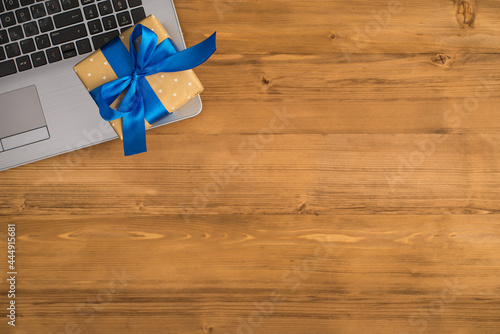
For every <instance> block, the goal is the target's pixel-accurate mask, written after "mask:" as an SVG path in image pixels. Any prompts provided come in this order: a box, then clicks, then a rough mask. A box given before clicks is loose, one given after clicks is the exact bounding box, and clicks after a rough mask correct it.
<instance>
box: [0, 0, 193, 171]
mask: <svg viewBox="0 0 500 334" xmlns="http://www.w3.org/2000/svg"><path fill="white" fill-rule="evenodd" d="M151 14H154V15H155V16H156V18H157V19H158V20H159V21H160V22H161V23H162V24H163V26H164V27H165V29H166V30H167V31H168V33H169V34H170V36H171V38H172V40H173V41H174V43H175V44H176V46H177V48H178V49H179V50H183V49H185V48H186V45H185V44H184V39H183V37H182V32H181V27H180V25H179V21H178V18H177V14H176V12H175V7H174V4H173V1H172V0H42V1H41V0H0V171H2V170H6V169H9V168H13V167H16V166H21V165H24V164H27V163H30V162H34V161H38V160H42V159H45V158H49V157H53V156H56V155H59V154H63V153H66V152H70V151H74V150H78V149H81V148H84V147H88V146H92V145H95V144H99V143H102V142H105V141H108V140H112V139H116V138H118V136H117V135H116V133H115V131H114V130H113V128H112V127H111V126H110V125H109V123H108V122H106V121H104V120H103V119H102V118H101V117H100V115H99V111H98V108H97V106H96V104H95V102H94V100H93V99H92V98H91V96H90V95H89V93H88V92H87V89H86V88H85V87H84V86H83V84H82V83H81V81H80V79H79V78H78V77H77V75H76V74H75V72H74V70H73V66H74V65H75V64H77V63H79V62H80V61H81V60H83V59H84V58H86V57H87V56H88V55H89V54H90V53H91V52H94V51H95V50H96V49H98V48H99V47H101V46H102V45H103V44H105V43H106V42H107V41H109V40H111V39H112V38H114V37H115V36H117V35H118V34H119V33H121V32H122V31H124V30H126V29H128V28H130V27H132V26H133V25H134V24H135V23H137V22H139V21H140V20H142V19H143V18H145V17H146V16H149V15H151ZM201 108H202V104H201V99H200V97H199V96H197V97H196V98H193V99H191V100H189V101H188V102H187V103H186V104H185V105H184V106H182V108H179V110H177V111H176V112H174V113H172V114H170V115H167V116H166V117H165V118H163V119H162V120H160V121H159V122H157V123H156V124H155V125H154V126H152V127H151V128H154V127H158V126H162V125H165V124H169V123H172V122H176V121H180V120H183V119H186V118H189V117H193V116H196V115H197V114H199V113H200V111H201Z"/></svg>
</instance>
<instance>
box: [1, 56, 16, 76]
mask: <svg viewBox="0 0 500 334" xmlns="http://www.w3.org/2000/svg"><path fill="white" fill-rule="evenodd" d="M14 73H17V68H16V63H15V62H14V61H13V60H7V61H4V62H0V77H4V76H6V75H10V74H14Z"/></svg>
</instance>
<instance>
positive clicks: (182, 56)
mask: <svg viewBox="0 0 500 334" xmlns="http://www.w3.org/2000/svg"><path fill="white" fill-rule="evenodd" d="M139 37H141V41H140V43H141V44H140V46H139V50H137V52H136V51H135V48H134V41H136V40H137V38H139ZM215 50H216V45H215V33H213V34H212V36H210V37H209V38H207V39H206V40H204V41H203V42H201V43H199V44H197V45H195V46H192V47H190V48H188V49H185V50H183V51H180V52H177V49H176V48H175V45H174V44H173V42H172V40H171V39H170V38H167V39H165V40H164V41H163V42H161V43H160V44H158V36H156V34H155V33H154V32H153V31H152V30H150V29H148V28H147V27H145V26H143V25H141V24H138V25H136V26H135V28H134V30H133V32H132V35H130V40H129V51H128V50H127V48H126V47H125V45H123V43H122V41H121V40H120V38H118V37H116V38H114V39H113V40H111V41H110V42H109V43H107V44H106V45H104V46H103V47H101V51H102V53H103V54H104V56H105V57H106V60H107V61H108V63H109V64H110V65H111V67H112V68H113V70H114V72H115V73H116V76H117V77H118V79H116V80H114V81H111V82H108V83H106V84H104V85H102V86H99V87H97V88H95V89H93V90H92V91H90V95H91V96H92V97H93V99H94V100H95V101H96V103H97V105H98V106H99V113H100V114H101V117H102V118H103V119H105V120H106V121H112V120H115V119H117V118H120V117H121V118H123V147H124V150H125V155H127V156H128V155H133V154H137V153H142V152H146V151H147V147H146V128H145V124H144V119H146V120H147V121H148V123H149V124H153V123H155V122H157V121H159V120H160V119H162V118H163V117H164V116H166V115H167V114H169V112H168V110H167V109H166V108H165V107H164V106H163V104H162V103H161V101H160V99H159V98H158V96H157V95H156V94H155V92H154V90H153V89H152V88H151V86H150V85H149V83H148V81H147V80H146V78H145V77H146V76H149V75H152V74H156V73H159V72H178V71H186V70H189V69H192V68H194V67H196V66H198V65H200V64H202V63H204V62H205V61H206V60H207V59H208V58H210V56H211V55H212V54H213V53H214V52H215ZM124 90H127V93H126V94H125V97H124V98H123V100H122V102H121V103H120V106H119V107H118V109H117V110H115V109H113V108H111V107H110V105H111V104H112V103H113V102H114V101H115V100H116V98H117V97H118V96H120V94H122V92H123V91H124Z"/></svg>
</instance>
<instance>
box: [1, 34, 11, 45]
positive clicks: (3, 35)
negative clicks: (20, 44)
mask: <svg viewBox="0 0 500 334" xmlns="http://www.w3.org/2000/svg"><path fill="white" fill-rule="evenodd" d="M8 42H9V37H8V36H7V30H0V45H2V44H5V43H8Z"/></svg>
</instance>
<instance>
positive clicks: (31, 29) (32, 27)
mask: <svg viewBox="0 0 500 334" xmlns="http://www.w3.org/2000/svg"><path fill="white" fill-rule="evenodd" d="M24 32H25V33H26V37H30V36H34V35H38V27H37V26H36V22H28V23H26V24H25V25H24Z"/></svg>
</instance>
